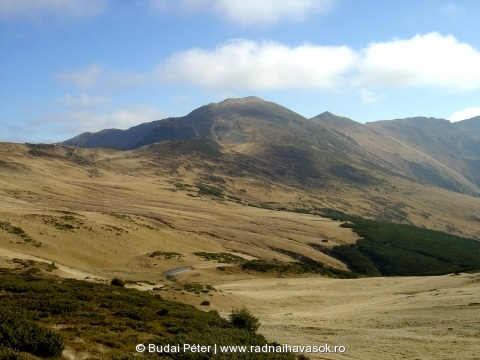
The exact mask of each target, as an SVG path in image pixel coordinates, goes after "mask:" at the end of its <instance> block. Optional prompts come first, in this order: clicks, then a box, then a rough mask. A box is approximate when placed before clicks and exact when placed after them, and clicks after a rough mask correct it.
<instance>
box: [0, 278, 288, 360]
mask: <svg viewBox="0 0 480 360" xmlns="http://www.w3.org/2000/svg"><path fill="white" fill-rule="evenodd" d="M0 275H1V276H0V293H1V294H2V301H0V357H1V358H2V359H33V358H34V357H33V355H34V356H38V357H52V356H53V357H54V356H58V355H59V354H60V353H62V351H63V350H64V349H68V350H69V353H70V354H72V353H76V352H78V353H79V354H80V353H81V354H83V355H82V356H85V354H86V353H88V354H89V355H87V357H88V358H91V359H94V358H102V359H133V358H136V355H135V354H136V352H135V345H136V344H139V343H140V344H142V343H144V344H148V343H152V344H153V343H155V344H158V345H166V344H184V343H187V344H201V345H206V346H208V345H214V344H218V345H241V344H248V345H257V346H262V345H265V344H266V343H267V341H266V340H265V338H264V337H263V336H261V335H259V334H257V333H256V332H255V330H256V329H257V328H258V325H259V323H258V319H256V318H255V317H254V316H253V315H251V314H250V313H249V312H248V311H247V310H245V309H242V310H238V311H237V310H232V314H231V316H230V321H229V320H226V319H223V318H221V317H219V316H218V313H216V312H215V311H211V312H204V311H200V310H197V309H196V308H194V307H193V306H188V305H183V304H180V303H177V302H173V301H167V300H164V299H162V298H161V297H160V296H159V295H152V294H150V293H148V292H142V291H138V290H135V289H128V288H124V287H119V286H111V285H103V284H95V283H89V282H84V281H76V280H60V279H59V278H56V277H51V278H47V277H38V276H32V275H29V274H26V273H24V272H20V271H12V270H5V269H0ZM99 349H102V354H100V353H99ZM206 355H209V354H190V353H179V354H169V356H165V355H163V357H162V356H157V355H156V357H152V358H165V359H166V358H168V359H206V358H209V357H208V356H206ZM217 358H219V359H252V358H257V359H267V358H268V359H294V358H295V356H294V355H291V354H258V355H257V354H255V355H254V356H253V355H252V354H233V353H228V354H222V355H219V356H217Z"/></svg>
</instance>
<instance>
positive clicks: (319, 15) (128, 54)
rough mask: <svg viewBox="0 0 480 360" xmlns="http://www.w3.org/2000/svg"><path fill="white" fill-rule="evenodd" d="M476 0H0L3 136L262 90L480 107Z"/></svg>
mask: <svg viewBox="0 0 480 360" xmlns="http://www.w3.org/2000/svg"><path fill="white" fill-rule="evenodd" d="M479 23H480V1H478V0H458V1H454V0H452V1H448V0H446V1H443V0H415V1H414V0H389V1H384V0H0V141H8V142H46V143H50V142H59V141H63V140H66V139H69V138H71V137H73V136H76V135H78V134H80V133H83V132H87V131H90V132H94V131H99V130H101V129H106V128H118V129H127V128H129V127H131V126H134V125H137V124H140V123H143V122H147V121H153V120H158V119H163V118H167V117H176V116H184V115H186V114H188V113H189V112H191V111H192V110H194V109H195V108H198V107H200V106H202V105H205V104H208V103H212V102H220V101H222V100H224V99H226V98H237V97H244V96H258V97H261V98H263V99H264V100H268V101H273V102H276V103H278V104H281V105H283V106H286V107H288V108H289V109H291V110H293V111H295V112H297V113H299V114H300V115H303V116H305V117H307V118H311V117H313V116H316V115H318V114H320V113H322V112H324V111H330V112H332V113H334V114H337V115H340V116H345V117H348V118H351V119H353V120H356V121H359V122H362V123H364V122H369V121H375V120H388V119H396V118H406V117H414V116H428V117H436V118H443V119H448V120H451V121H459V120H463V119H467V118H471V117H474V116H477V115H480V26H479V25H478V24H479Z"/></svg>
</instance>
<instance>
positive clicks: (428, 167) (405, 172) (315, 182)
mask: <svg viewBox="0 0 480 360" xmlns="http://www.w3.org/2000/svg"><path fill="white" fill-rule="evenodd" d="M479 121H480V120H479V119H471V120H468V121H463V122H459V123H456V124H451V123H450V122H448V121H447V120H441V119H433V118H412V119H399V120H391V121H377V122H374V123H367V124H360V123H357V122H355V121H353V120H351V119H347V118H343V117H339V116H336V115H334V114H331V113H328V112H325V113H323V114H320V115H318V116H316V117H314V118H312V119H306V118H304V117H303V116H301V115H299V114H297V113H295V112H293V111H291V110H289V109H287V108H285V107H283V106H281V105H278V104H275V103H272V102H268V101H264V100H262V99H260V98H258V97H246V98H242V99H227V100H225V101H222V102H220V103H211V104H208V105H205V106H202V107H200V108H198V109H196V110H193V111H192V112H191V113H189V114H188V115H186V116H183V117H178V118H168V119H164V120H158V121H154V122H151V123H145V124H141V125H138V126H135V127H132V128H130V129H128V130H116V129H109V130H103V131H101V132H98V133H94V134H90V133H87V134H82V135H79V136H77V137H75V138H73V139H70V140H67V141H65V142H64V143H63V144H64V145H75V146H81V147H97V146H106V147H116V148H119V149H123V150H128V149H137V148H141V147H144V146H147V145H152V144H156V143H161V142H166V141H194V140H195V141H199V140H202V141H204V140H205V141H213V142H215V143H217V144H219V145H220V146H221V149H222V152H224V153H229V154H237V155H242V156H243V160H245V161H246V163H249V164H250V165H252V166H249V168H251V169H254V168H256V169H259V168H263V169H265V170H267V171H266V172H268V173H269V174H270V175H269V179H270V180H274V181H277V182H279V183H285V184H289V185H297V186H300V187H305V186H306V187H308V188H310V189H311V188H322V187H325V186H326V185H328V184H330V185H332V186H333V184H350V185H352V186H369V185H375V186H377V185H379V184H380V183H382V182H387V183H389V182H391V177H392V176H393V177H398V178H406V179H409V180H410V181H419V182H422V183H425V184H431V185H434V186H438V187H442V188H445V189H448V190H451V191H456V192H460V193H466V194H470V195H475V196H477V195H478V194H479V184H480V182H479V181H480V166H479V158H480V149H479V147H480V145H479V144H480V135H479V133H480V131H479V130H478V127H479V126H478V122H479ZM157 150H158V149H157ZM170 150H171V149H170ZM247 157H248V161H247V160H246V159H247ZM211 160H214V161H216V160H218V159H211ZM245 161H242V162H243V163H245ZM254 163H255V164H256V165H253V164H254ZM240 172H242V171H240ZM242 173H244V174H245V172H244V171H243V172H242Z"/></svg>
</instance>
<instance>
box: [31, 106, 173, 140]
mask: <svg viewBox="0 0 480 360" xmlns="http://www.w3.org/2000/svg"><path fill="white" fill-rule="evenodd" d="M163 118H165V114H164V113H163V111H161V110H160V109H158V108H156V107H153V106H150V105H136V106H129V107H123V108H119V109H115V110H112V111H107V112H95V111H89V110H85V109H79V110H78V111H69V112H65V113H55V114H49V115H46V116H43V117H42V118H40V119H37V120H35V121H33V122H31V124H30V126H31V127H39V126H41V127H44V128H45V127H48V128H51V129H52V133H56V134H68V136H70V135H72V134H74V135H77V134H79V133H82V132H87V131H90V132H94V131H99V130H103V129H112V128H115V129H128V128H130V127H132V126H135V125H138V124H141V123H144V122H150V121H153V120H158V119H163Z"/></svg>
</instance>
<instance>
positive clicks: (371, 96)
mask: <svg viewBox="0 0 480 360" xmlns="http://www.w3.org/2000/svg"><path fill="white" fill-rule="evenodd" d="M360 96H361V97H362V100H363V102H364V103H366V104H376V103H379V102H381V101H383V100H385V98H386V96H385V95H384V94H376V93H374V92H373V91H370V90H368V89H361V90H360Z"/></svg>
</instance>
